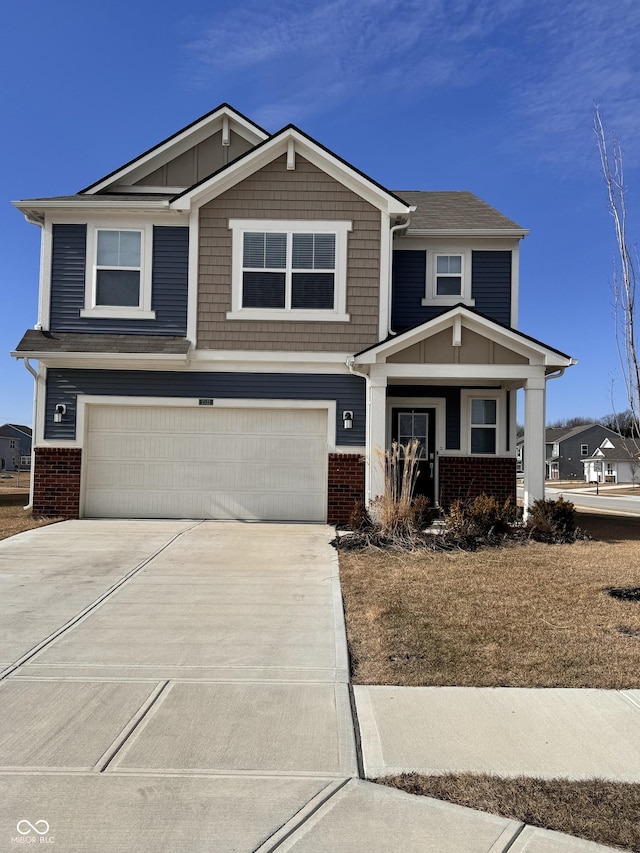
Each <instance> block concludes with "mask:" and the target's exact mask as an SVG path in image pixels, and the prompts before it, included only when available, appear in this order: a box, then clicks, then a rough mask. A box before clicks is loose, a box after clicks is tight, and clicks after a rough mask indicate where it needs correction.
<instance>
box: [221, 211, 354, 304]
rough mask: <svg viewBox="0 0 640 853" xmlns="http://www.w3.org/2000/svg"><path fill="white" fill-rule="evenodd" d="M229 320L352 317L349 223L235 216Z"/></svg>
mask: <svg viewBox="0 0 640 853" xmlns="http://www.w3.org/2000/svg"><path fill="white" fill-rule="evenodd" d="M229 225H230V228H231V230H232V234H233V261H232V263H233V297H232V311H231V312H229V313H228V314H227V317H228V318H229V319H283V320H328V319H331V320H348V319H349V318H348V316H347V315H346V260H347V256H346V249H347V246H346V243H347V232H348V231H349V230H350V229H351V223H350V222H302V221H300V222H299V221H295V222H282V221H280V222H272V221H267V222H265V221H239V220H231V222H230V224H229Z"/></svg>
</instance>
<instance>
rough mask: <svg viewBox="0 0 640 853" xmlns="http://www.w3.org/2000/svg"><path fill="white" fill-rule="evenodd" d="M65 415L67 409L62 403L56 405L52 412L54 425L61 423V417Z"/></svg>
mask: <svg viewBox="0 0 640 853" xmlns="http://www.w3.org/2000/svg"><path fill="white" fill-rule="evenodd" d="M66 414H67V407H66V406H65V404H64V403H56V407H55V409H54V410H53V422H54V424H59V423H60V422H61V421H62V416H63V415H66Z"/></svg>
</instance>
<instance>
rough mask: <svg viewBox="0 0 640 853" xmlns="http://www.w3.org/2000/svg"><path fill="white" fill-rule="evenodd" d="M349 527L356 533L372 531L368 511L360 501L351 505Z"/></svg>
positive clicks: (371, 522)
mask: <svg viewBox="0 0 640 853" xmlns="http://www.w3.org/2000/svg"><path fill="white" fill-rule="evenodd" d="M349 527H350V528H351V529H352V530H353V531H355V532H356V533H362V532H364V531H367V530H372V529H373V521H371V516H370V515H369V510H368V509H367V508H366V506H365V505H364V504H363V503H362V501H356V502H355V504H354V505H353V509H352V510H351V515H350V516H349Z"/></svg>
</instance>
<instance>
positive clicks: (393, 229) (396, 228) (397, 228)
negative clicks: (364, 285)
mask: <svg viewBox="0 0 640 853" xmlns="http://www.w3.org/2000/svg"><path fill="white" fill-rule="evenodd" d="M415 209H416V208H415V207H411V208H409V213H408V214H407V220H406V222H401V223H400V224H399V225H393V226H392V227H391V228H390V229H389V305H388V306H387V317H388V318H389V323H388V328H387V334H388V335H395V334H396V332H394V331H393V329H392V328H391V306H392V304H393V235H394V234H395V232H396V231H401V230H402V229H403V228H408V227H409V223H410V222H411V214H412V213H413V212H414V211H415Z"/></svg>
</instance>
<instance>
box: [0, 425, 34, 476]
mask: <svg viewBox="0 0 640 853" xmlns="http://www.w3.org/2000/svg"><path fill="white" fill-rule="evenodd" d="M0 435H1V436H6V437H7V438H8V439H9V450H10V451H11V454H12V458H13V460H14V461H13V467H12V468H6V469H3V470H7V471H15V470H17V468H18V467H20V468H28V467H29V466H30V465H31V427H28V426H24V425H23V424H3V425H2V426H0ZM14 451H17V453H16V452H14ZM0 457H1V458H4V459H6V458H7V457H6V456H5V454H4V453H2V452H1V451H0ZM0 465H2V462H1V461H0Z"/></svg>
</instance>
